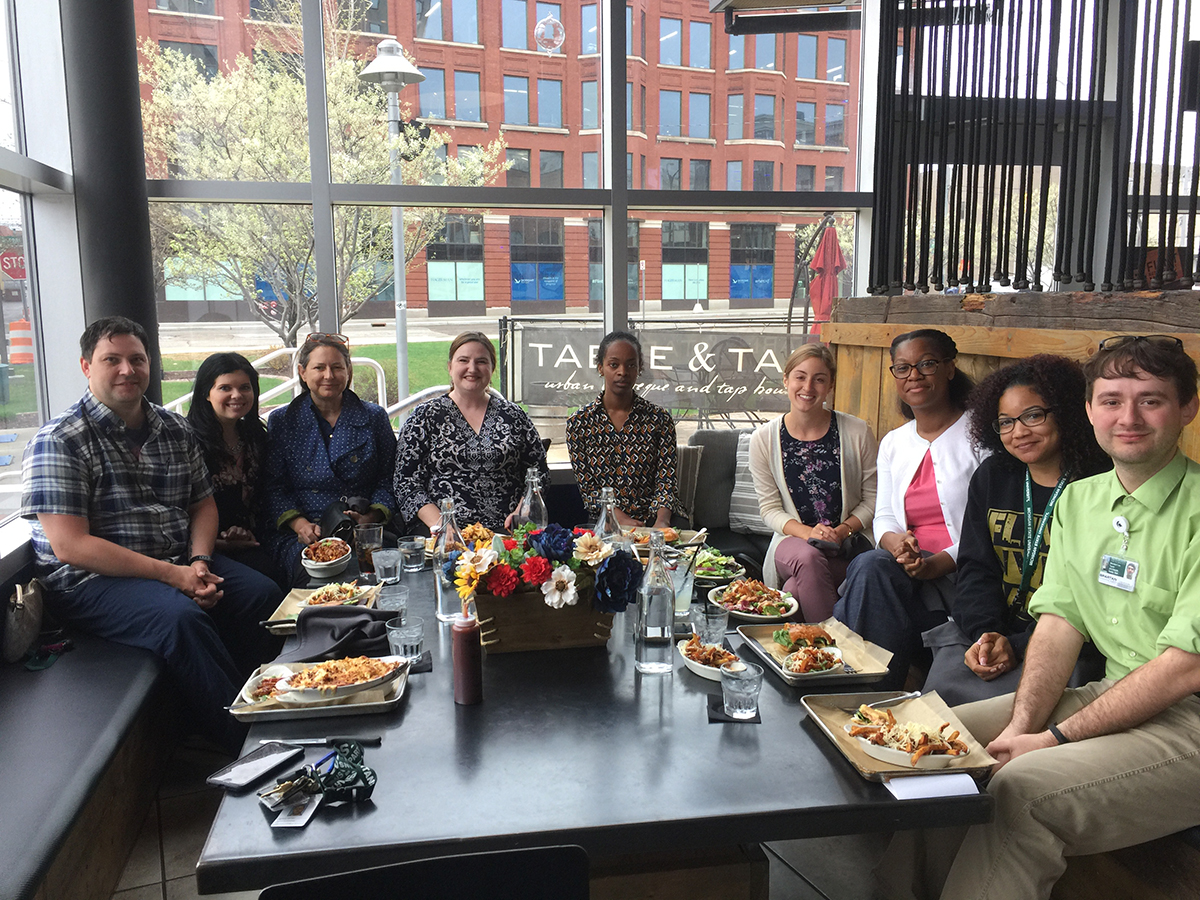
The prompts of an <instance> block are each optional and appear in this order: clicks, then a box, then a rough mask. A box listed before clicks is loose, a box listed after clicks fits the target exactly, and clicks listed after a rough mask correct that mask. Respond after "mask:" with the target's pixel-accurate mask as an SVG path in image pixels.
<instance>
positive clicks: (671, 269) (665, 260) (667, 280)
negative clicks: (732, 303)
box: [662, 222, 708, 309]
mask: <svg viewBox="0 0 1200 900" xmlns="http://www.w3.org/2000/svg"><path fill="white" fill-rule="evenodd" d="M662 303H663V309H691V308H692V306H693V304H696V303H700V304H701V305H703V306H704V307H706V308H707V306H708V223H707V222H663V223H662Z"/></svg>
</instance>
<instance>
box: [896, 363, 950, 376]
mask: <svg viewBox="0 0 1200 900" xmlns="http://www.w3.org/2000/svg"><path fill="white" fill-rule="evenodd" d="M950 361H951V360H949V359H923V360H921V361H920V362H919V363H917V364H915V365H909V364H908V363H896V364H895V365H894V366H888V371H889V372H891V373H892V376H893V377H894V378H907V377H908V373H909V372H911V371H912V370H913V369H916V370H917V371H918V372H920V373H921V374H922V375H932V374H933V373H934V372H936V371H937V370H938V367H939V366H940V365H941V364H942V363H945V362H950Z"/></svg>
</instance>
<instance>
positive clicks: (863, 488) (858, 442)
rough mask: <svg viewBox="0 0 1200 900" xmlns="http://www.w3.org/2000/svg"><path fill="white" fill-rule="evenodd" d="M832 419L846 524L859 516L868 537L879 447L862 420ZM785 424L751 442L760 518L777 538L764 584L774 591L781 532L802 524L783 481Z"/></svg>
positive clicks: (774, 424)
mask: <svg viewBox="0 0 1200 900" xmlns="http://www.w3.org/2000/svg"><path fill="white" fill-rule="evenodd" d="M834 415H835V416H837V426H838V438H839V441H838V444H839V449H840V453H841V457H842V521H843V522H844V521H845V520H846V519H848V518H850V516H858V518H859V520H860V521H861V522H862V524H863V532H864V533H865V534H867V535H870V533H871V520H872V518H874V516H875V458H876V456H877V455H878V451H879V444H878V443H877V442H876V440H875V435H874V434H872V433H871V428H870V426H869V425H867V423H866V422H864V421H863V420H862V419H857V418H855V417H854V416H849V415H846V414H845V413H840V412H835V413H834ZM782 419H783V416H780V417H779V418H777V419H772V420H771V421H769V422H765V423H763V424H762V425H759V426H758V427H757V428H756V429H754V434H752V435H751V436H750V474H751V476H753V478H754V491H755V493H756V494H758V508H759V512H761V513H762V517H763V521H764V522H766V523H767V525H768V526H769V527H770V529H771V530H772V531H773V532H775V533H774V535H773V536H772V537H771V546H770V547H768V548H767V557H766V559H765V560H764V561H763V582H765V583H766V585H767V586H768V587H773V588H777V587H779V575H778V574H777V573H776V572H775V548H776V547H778V546H779V542H780V541H782V540H783V538H784V533H783V526H784V525H786V524H787V523H788V522H790V521H791V520H793V519H795V520H797V521H799V519H800V517H799V515H798V514H797V512H796V505H795V504H794V503H793V502H792V494H791V491H789V490H788V486H787V480H786V479H785V478H784V477H783V450H782V448H781V445H780V438H779V429H780V427H781V420H782ZM802 524H804V525H813V524H816V523H815V522H804V523H802ZM837 524H841V523H840V522H839V523H837Z"/></svg>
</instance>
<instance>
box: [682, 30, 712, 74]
mask: <svg viewBox="0 0 1200 900" xmlns="http://www.w3.org/2000/svg"><path fill="white" fill-rule="evenodd" d="M688 29H689V31H690V34H689V38H690V40H689V41H688V65H690V66H691V67H692V68H693V69H710V68H712V26H711V25H709V24H708V23H707V22H689V23H688Z"/></svg>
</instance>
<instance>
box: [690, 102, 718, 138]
mask: <svg viewBox="0 0 1200 900" xmlns="http://www.w3.org/2000/svg"><path fill="white" fill-rule="evenodd" d="M711 120H712V97H711V96H710V95H709V94H688V135H689V136H691V137H694V138H708V137H711V136H712V131H711V128H710V126H709V123H710V122H711Z"/></svg>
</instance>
